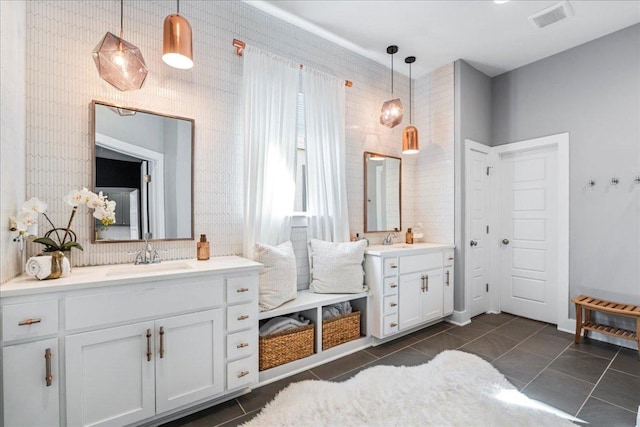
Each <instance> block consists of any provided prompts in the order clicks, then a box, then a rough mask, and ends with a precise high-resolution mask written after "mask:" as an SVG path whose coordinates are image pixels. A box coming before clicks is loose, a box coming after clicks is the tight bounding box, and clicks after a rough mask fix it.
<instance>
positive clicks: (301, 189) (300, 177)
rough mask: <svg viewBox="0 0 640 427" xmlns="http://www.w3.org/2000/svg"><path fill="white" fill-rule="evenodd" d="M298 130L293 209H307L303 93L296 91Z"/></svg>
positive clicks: (302, 210) (298, 210) (296, 210)
mask: <svg viewBox="0 0 640 427" xmlns="http://www.w3.org/2000/svg"><path fill="white" fill-rule="evenodd" d="M297 120H298V131H297V139H298V142H297V152H296V198H295V201H294V204H293V211H294V213H296V212H306V211H307V153H306V152H305V124H304V94H303V93H302V92H299V93H298V117H297Z"/></svg>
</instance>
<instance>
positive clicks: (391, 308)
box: [383, 295, 398, 316]
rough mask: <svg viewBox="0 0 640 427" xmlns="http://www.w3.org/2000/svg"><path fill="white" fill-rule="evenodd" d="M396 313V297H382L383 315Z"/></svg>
mask: <svg viewBox="0 0 640 427" xmlns="http://www.w3.org/2000/svg"><path fill="white" fill-rule="evenodd" d="M397 312H398V295H389V296H386V297H384V310H383V315H385V316H386V315H387V314H391V313H397Z"/></svg>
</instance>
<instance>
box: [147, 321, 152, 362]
mask: <svg viewBox="0 0 640 427" xmlns="http://www.w3.org/2000/svg"><path fill="white" fill-rule="evenodd" d="M150 361H151V329H147V362H150Z"/></svg>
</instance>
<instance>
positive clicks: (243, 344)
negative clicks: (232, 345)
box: [236, 342, 249, 348]
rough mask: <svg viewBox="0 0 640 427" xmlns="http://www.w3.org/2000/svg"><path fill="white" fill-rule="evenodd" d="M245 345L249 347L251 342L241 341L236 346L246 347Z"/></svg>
mask: <svg viewBox="0 0 640 427" xmlns="http://www.w3.org/2000/svg"><path fill="white" fill-rule="evenodd" d="M245 347H249V343H246V342H241V343H240V344H238V345H237V346H236V348H245Z"/></svg>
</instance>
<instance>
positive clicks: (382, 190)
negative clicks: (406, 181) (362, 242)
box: [364, 151, 402, 233]
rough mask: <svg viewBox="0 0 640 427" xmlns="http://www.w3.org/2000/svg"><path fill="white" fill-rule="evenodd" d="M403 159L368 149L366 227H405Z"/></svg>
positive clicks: (384, 229)
mask: <svg viewBox="0 0 640 427" xmlns="http://www.w3.org/2000/svg"><path fill="white" fill-rule="evenodd" d="M401 177H402V159H401V158H400V157H393V156H388V155H386V154H380V153H372V152H369V151H365V152H364V231H365V233H371V232H376V231H398V230H402V223H401V213H402V197H401V194H402V178H401Z"/></svg>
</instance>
